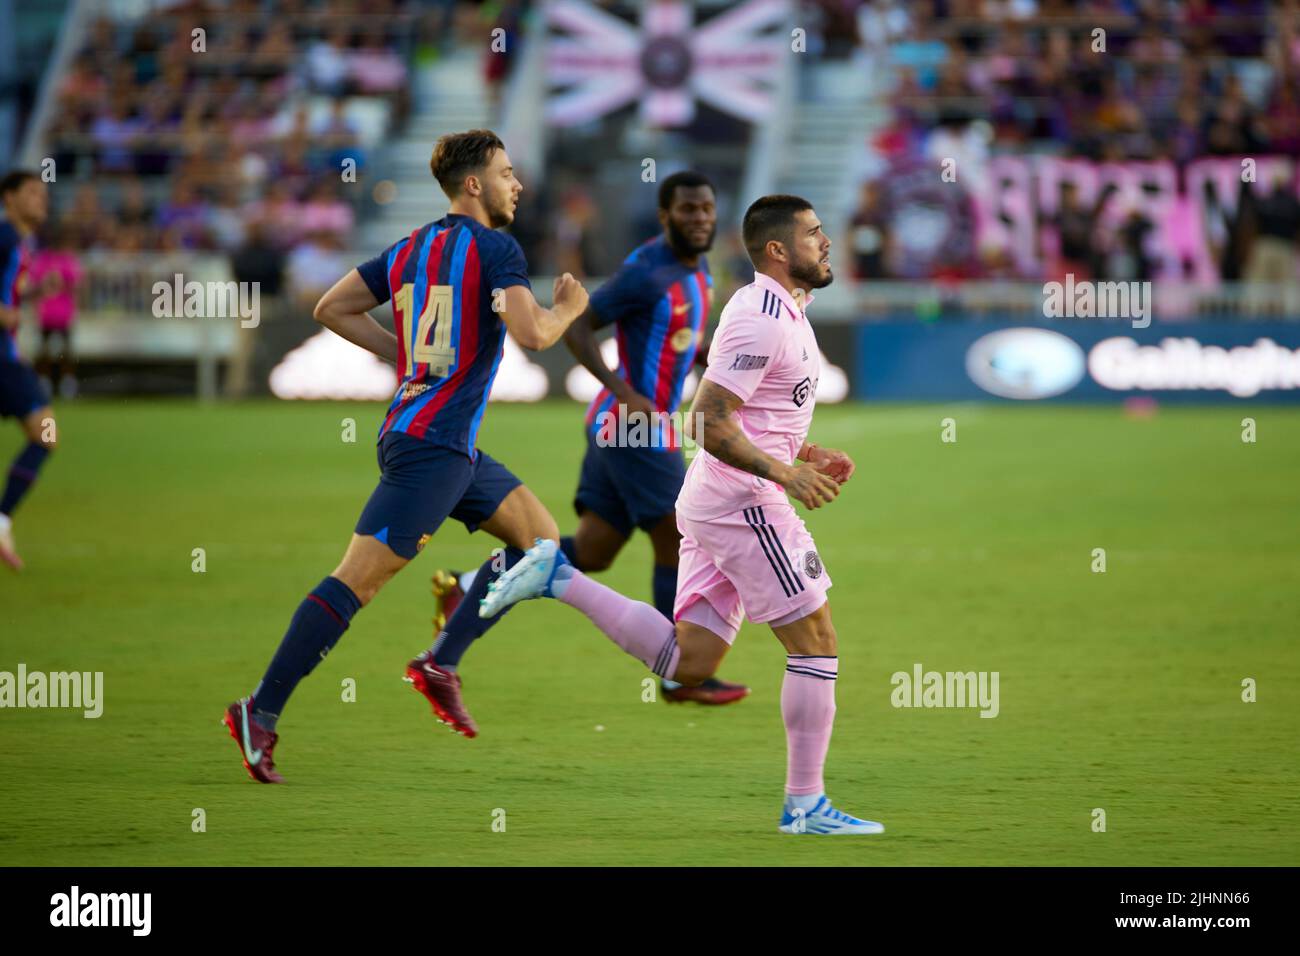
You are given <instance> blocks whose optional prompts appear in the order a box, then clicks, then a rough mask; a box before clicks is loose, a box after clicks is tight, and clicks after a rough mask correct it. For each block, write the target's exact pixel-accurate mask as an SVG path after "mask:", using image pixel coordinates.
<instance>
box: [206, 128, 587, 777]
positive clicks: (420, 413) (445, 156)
mask: <svg viewBox="0 0 1300 956" xmlns="http://www.w3.org/2000/svg"><path fill="white" fill-rule="evenodd" d="M430 169H431V171H432V172H433V175H434V177H435V178H436V179H437V180H438V183H439V185H440V186H441V187H442V189H443V191H444V192H445V193H446V194H447V196H448V198H449V199H450V200H451V206H450V212H449V213H448V215H446V216H445V217H443V218H442V219H439V220H438V221H436V222H431V223H428V224H426V225H424V226H421V227H420V228H419V229H417V230H415V231H414V232H413V233H411V235H410V236H407V237H405V238H403V239H400V240H398V241H397V242H396V243H394V244H393V245H392V246H390V247H389V248H388V249H387V250H385V251H384V252H383V253H381V254H380V255H378V256H376V257H375V258H374V259H371V260H370V261H368V262H365V263H363V264H361V265H360V266H358V267H357V268H356V269H354V270H352V271H351V272H349V273H348V274H347V275H345V276H344V277H343V278H342V279H340V280H339V281H338V282H337V283H336V284H335V285H334V287H333V288H332V289H330V290H329V291H328V292H326V293H325V295H324V296H323V297H322V298H321V300H320V302H319V303H318V304H317V306H316V311H315V315H316V320H317V321H318V322H320V323H321V324H322V325H324V326H325V327H326V328H328V329H331V330H332V331H334V332H335V333H337V334H338V335H341V336H342V337H343V338H345V339H347V340H348V341H350V342H353V343H355V344H357V345H359V346H361V347H362V348H365V349H368V350H369V351H371V352H373V353H374V354H376V355H378V356H379V357H380V358H383V359H387V360H389V361H392V362H395V363H396V364H397V377H398V387H397V393H396V395H395V396H394V397H393V401H392V404H391V405H390V406H389V408H388V413H387V415H386V416H385V417H384V421H383V424H382V426H381V427H380V429H379V442H378V458H379V471H380V479H379V484H378V486H377V487H376V488H375V490H374V493H373V494H372V495H371V496H370V500H369V501H368V502H367V503H366V506H365V508H364V509H363V510H362V512H361V517H360V518H359V519H358V521H357V524H356V528H355V529H354V533H353V535H352V540H351V542H350V543H349V545H348V547H347V551H346V553H345V554H344V555H343V560H342V561H341V562H340V564H339V566H338V567H337V568H335V569H334V571H333V573H331V574H330V575H329V576H328V577H326V578H325V579H324V580H323V581H321V583H320V584H319V585H317V586H316V588H315V590H313V591H312V592H311V593H310V594H308V595H307V597H306V598H305V599H304V600H303V601H302V603H301V604H300V605H299V606H298V610H297V611H296V612H295V613H294V615H293V619H292V620H291V621H290V622H289V629H288V631H287V632H286V634H285V635H284V638H283V640H282V641H281V643H280V647H279V649H278V650H277V651H276V652H275V656H274V657H273V658H272V659H271V663H270V665H269V666H268V668H267V670H266V674H265V676H263V678H262V682H261V683H260V684H259V685H258V686H257V689H256V690H254V691H253V693H252V694H251V695H250V696H249V697H245V698H243V699H241V700H238V701H236V702H235V703H233V704H231V705H230V706H229V708H227V710H226V715H225V717H224V718H223V720H224V723H225V724H226V726H227V727H228V728H229V730H230V734H231V736H232V737H234V738H235V740H236V742H238V744H239V746H240V750H241V756H242V758H243V762H244V767H245V769H246V770H247V771H248V773H249V775H250V776H251V777H252V778H253V779H254V780H257V781H260V782H262V783H279V782H281V777H280V775H279V773H278V772H277V771H276V769H275V765H274V761H273V757H272V751H273V750H274V748H275V745H276V743H277V741H278V739H279V737H278V734H277V731H276V725H277V722H278V720H279V717H280V714H281V712H282V710H283V707H284V704H285V702H286V701H287V700H288V698H289V695H290V694H291V693H292V692H293V689H294V688H295V687H296V686H297V684H298V682H299V681H300V680H301V679H302V678H303V677H305V676H306V675H307V674H309V673H311V671H312V669H313V668H314V667H315V666H316V665H317V664H318V663H320V661H321V660H322V659H323V658H324V657H325V655H326V654H327V653H329V651H330V649H331V648H333V647H334V645H335V644H336V643H337V642H338V640H339V638H340V637H342V635H343V632H344V631H345V630H346V629H347V627H348V625H349V623H350V622H351V620H352V617H353V615H355V614H356V613H357V611H359V610H360V609H361V608H362V607H363V606H365V605H366V604H368V603H369V602H370V600H371V599H372V598H373V597H374V596H375V594H377V593H378V592H379V590H380V588H382V587H383V586H384V584H386V583H387V582H388V581H389V580H390V579H391V578H392V577H393V575H395V574H396V573H397V572H398V571H400V570H401V569H402V568H403V567H404V566H405V565H406V564H407V562H409V561H410V560H411V559H412V558H414V557H415V555H416V554H417V553H418V552H419V551H420V550H421V549H422V548H423V547H424V545H425V544H426V543H427V542H428V541H429V539H430V538H431V537H432V536H433V534H434V532H435V531H437V529H438V526H439V525H440V524H441V523H442V522H443V521H444V520H445V519H446V518H447V517H452V518H455V519H456V520H457V521H460V522H462V523H463V524H464V525H465V526H466V527H467V528H468V529H469V530H470V531H474V530H476V529H479V528H482V529H483V530H484V531H487V532H488V533H489V534H491V535H493V536H495V537H497V538H498V539H500V540H501V541H502V542H503V543H504V544H505V545H506V546H507V551H506V555H507V562H509V561H513V560H516V559H517V558H519V557H521V556H522V554H523V550H522V549H523V548H526V547H527V546H528V545H529V543H531V542H532V541H533V540H534V539H535V538H537V537H543V538H550V539H558V537H559V530H558V528H557V527H556V524H555V519H554V518H552V517H551V515H550V513H549V512H548V511H547V510H546V508H545V507H544V506H543V505H542V503H541V502H540V501H539V500H538V499H537V497H536V496H535V495H534V494H533V493H532V492H531V491H529V490H528V489H527V488H526V487H524V485H523V484H522V483H521V482H520V481H519V479H518V478H516V477H515V476H514V475H513V474H511V473H510V471H509V470H508V469H507V468H506V467H505V466H504V465H502V464H501V463H500V462H498V461H496V460H495V459H493V458H492V457H491V456H489V455H488V454H486V453H485V452H483V451H481V450H479V449H478V448H476V447H475V442H476V439H477V437H478V432H479V426H480V425H481V424H482V421H483V413H484V411H485V409H486V408H487V401H488V393H489V391H490V390H491V388H492V380H493V379H494V378H495V376H496V373H497V368H498V367H499V366H500V363H501V356H502V349H503V345H504V341H505V334H506V330H507V329H508V330H509V331H510V334H511V335H512V336H514V338H515V340H516V341H517V342H518V343H519V344H520V345H522V346H523V347H524V348H528V349H534V350H537V349H544V348H547V347H549V346H551V345H553V344H554V343H556V342H558V341H559V339H560V337H561V336H562V335H563V334H564V331H565V329H566V328H568V326H569V324H570V323H572V322H573V320H574V319H576V318H577V317H578V316H579V315H581V314H582V313H583V311H584V310H585V309H586V307H587V292H586V290H585V289H584V288H583V287H582V285H581V283H579V282H578V281H577V280H576V279H574V278H573V277H572V276H571V275H569V274H568V273H565V274H564V275H563V276H561V277H560V278H558V279H556V280H555V289H554V306H553V307H552V308H551V309H543V308H542V307H541V306H539V305H538V304H537V301H536V300H535V299H534V298H533V295H532V291H531V287H530V286H529V282H528V267H527V263H526V262H525V261H524V256H523V252H522V251H521V250H520V248H519V244H518V243H517V242H516V241H515V240H514V239H513V238H512V237H511V236H509V235H507V234H505V233H502V232H498V231H496V230H498V229H500V228H501V227H502V226H507V225H509V224H510V223H511V222H513V221H514V210H515V207H516V206H517V205H518V202H519V193H520V192H521V191H522V189H523V187H522V186H521V185H520V183H519V180H518V179H516V178H515V175H514V170H513V168H512V166H511V164H510V158H509V156H507V155H506V151H505V147H504V146H503V145H502V143H501V140H500V139H499V138H497V136H496V134H494V133H492V132H491V131H489V130H470V131H468V132H465V133H457V134H454V135H449V136H444V137H442V138H441V139H439V140H438V143H437V146H436V147H435V148H434V151H433V157H432V159H431V160H430ZM390 300H391V301H392V303H393V307H392V311H393V322H394V326H393V328H394V329H395V332H390V331H389V330H388V329H387V328H385V327H384V326H383V325H381V324H380V323H379V322H377V321H376V320H375V319H373V318H372V317H371V316H370V315H369V310H370V309H373V308H375V307H376V306H378V305H380V304H382V303H384V302H388V301H390ZM420 664H421V662H419V661H412V662H411V664H410V665H409V667H408V672H407V673H408V676H409V677H411V678H412V679H413V680H415V681H416V685H417V687H418V688H419V689H420V690H421V691H422V692H424V693H425V694H426V695H427V696H429V697H430V699H431V700H432V701H433V702H434V705H435V710H436V709H437V707H438V706H440V704H439V703H438V701H439V700H440V699H442V698H444V697H447V696H448V695H451V696H452V697H454V698H455V699H459V679H458V678H456V676H455V675H454V674H453V675H450V678H449V679H442V678H441V677H440V675H432V676H430V675H426V674H425V673H424V671H423V669H422V668H421V667H420Z"/></svg>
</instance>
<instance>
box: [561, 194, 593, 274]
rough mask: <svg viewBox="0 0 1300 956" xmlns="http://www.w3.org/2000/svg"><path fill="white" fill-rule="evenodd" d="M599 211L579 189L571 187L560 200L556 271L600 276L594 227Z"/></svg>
mask: <svg viewBox="0 0 1300 956" xmlns="http://www.w3.org/2000/svg"><path fill="white" fill-rule="evenodd" d="M598 219H599V212H598V210H597V208H596V203H595V201H594V200H593V199H592V198H591V195H590V194H589V193H588V192H587V191H586V190H585V189H584V188H582V187H580V186H572V187H570V188H569V190H568V191H567V192H566V193H565V194H564V196H563V197H562V198H561V200H560V210H559V214H558V215H557V216H556V217H555V259H556V262H555V268H556V271H557V272H572V273H573V274H574V275H575V276H578V277H579V278H581V277H584V276H589V275H600V274H601V273H602V271H603V270H601V268H600V264H599V260H600V257H601V253H600V251H599V249H598V245H599V237H598V236H597V232H596V226H597V221H598Z"/></svg>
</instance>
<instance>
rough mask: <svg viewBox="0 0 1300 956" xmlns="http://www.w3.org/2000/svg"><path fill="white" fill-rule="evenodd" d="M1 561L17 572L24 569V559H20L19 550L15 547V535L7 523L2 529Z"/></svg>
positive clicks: (0, 541) (0, 535)
mask: <svg viewBox="0 0 1300 956" xmlns="http://www.w3.org/2000/svg"><path fill="white" fill-rule="evenodd" d="M0 561H3V562H4V563H5V564H7V565H9V567H11V568H13V569H14V570H15V571H21V570H22V569H23V559H22V558H20V557H18V549H17V548H15V547H14V535H13V532H12V531H10V530H9V524H8V522H7V521H6V522H5V524H4V526H3V527H0Z"/></svg>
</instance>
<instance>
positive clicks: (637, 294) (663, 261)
mask: <svg viewBox="0 0 1300 956" xmlns="http://www.w3.org/2000/svg"><path fill="white" fill-rule="evenodd" d="M712 296H713V277H712V276H710V275H709V264H708V261H707V260H706V259H705V258H704V256H700V260H699V266H698V267H697V268H694V269H692V268H690V267H689V266H686V265H683V264H682V263H681V262H680V261H679V260H678V259H677V256H676V255H675V254H674V253H673V250H672V247H671V246H669V245H668V240H667V239H666V238H664V237H663V236H658V237H656V238H654V239H651V240H649V241H648V242H645V243H642V244H641V245H640V246H638V247H637V248H636V249H635V250H634V251H633V252H632V254H631V255H629V256H628V257H627V258H626V259H625V260H623V265H622V266H621V267H620V268H619V270H618V272H616V273H615V274H614V275H613V276H611V277H610V280H609V281H608V282H606V283H605V284H604V285H602V286H601V287H600V288H599V289H597V290H596V291H595V292H594V293H592V296H591V307H592V309H593V310H594V311H595V313H596V319H597V326H598V327H599V326H604V325H608V324H609V323H611V322H613V323H615V338H616V340H617V342H618V369H617V371H616V373H617V374H618V376H619V377H620V378H622V379H623V380H624V381H626V382H627V383H628V384H630V385H631V386H632V388H633V389H635V390H636V391H638V392H640V393H641V394H642V395H644V396H646V398H648V399H650V400H651V401H652V402H653V403H654V405H655V408H656V409H658V410H659V411H661V412H666V413H668V414H671V413H673V412H675V411H676V410H677V407H678V405H680V404H681V401H682V385H683V383H685V381H686V376H687V373H689V372H690V369H691V363H692V362H693V361H694V360H695V351H696V349H697V348H699V344H700V341H701V339H703V337H704V326H705V324H706V323H707V322H708V319H709V306H710V303H711V300H712ZM617 405H618V401H617V399H616V398H615V397H614V394H613V393H612V392H610V390H609V389H607V388H602V389H601V390H600V392H599V393H598V394H597V395H596V397H595V398H594V399H593V400H592V402H591V404H590V405H589V406H587V430H588V432H589V433H590V434H593V435H594V434H595V433H596V432H598V431H599V430H600V428H601V427H602V423H603V422H605V421H609V420H610V419H609V418H608V416H607V415H606V414H605V413H612V414H613V415H614V416H617V415H618V408H617ZM613 420H617V419H616V417H615V419H613ZM668 431H669V433H668V434H664V435H659V436H656V443H660V444H662V446H663V447H668V448H676V447H679V439H678V436H677V435H676V433H675V430H674V429H671V428H670V429H669V430H668Z"/></svg>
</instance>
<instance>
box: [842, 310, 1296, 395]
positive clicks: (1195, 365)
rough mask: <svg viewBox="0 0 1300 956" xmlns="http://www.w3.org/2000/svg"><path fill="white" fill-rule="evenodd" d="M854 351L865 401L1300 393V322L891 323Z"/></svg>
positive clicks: (869, 330) (867, 332)
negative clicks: (1144, 324) (1142, 324)
mask: <svg viewBox="0 0 1300 956" xmlns="http://www.w3.org/2000/svg"><path fill="white" fill-rule="evenodd" d="M857 353H858V361H857V369H856V372H857V374H856V375H855V376H854V385H855V394H856V396H857V397H858V398H862V399H868V400H898V401H949V400H975V399H991V400H1007V401H1036V400H1055V401H1080V402H1102V401H1116V400H1122V399H1125V398H1130V397H1134V396H1143V397H1151V398H1157V399H1159V400H1161V401H1175V402H1180V401H1200V402H1207V401H1209V402H1214V401H1217V402H1296V401H1300V322H1280V321H1278V322H1265V321H1235V322H1222V321H1220V322H1178V323H1161V322H1158V321H1157V322H1152V323H1151V324H1150V325H1149V326H1148V327H1147V328H1133V326H1132V324H1131V323H1128V322H1123V321H1106V320H1080V321H1061V322H1052V323H1029V322H1022V323H1017V322H1011V321H1005V322H999V321H987V320H985V321H951V322H948V321H938V322H917V321H886V322H872V323H863V324H860V325H859V326H858V327H857Z"/></svg>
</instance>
